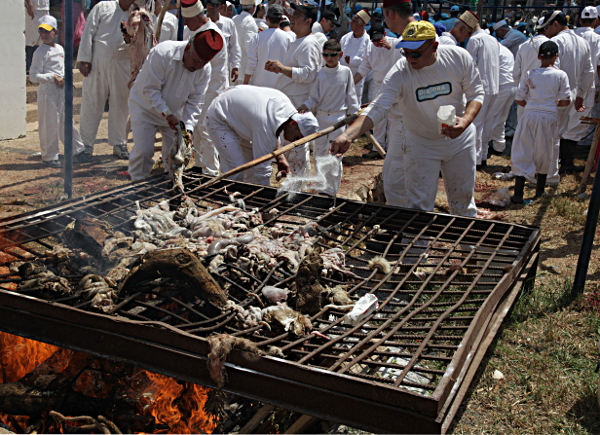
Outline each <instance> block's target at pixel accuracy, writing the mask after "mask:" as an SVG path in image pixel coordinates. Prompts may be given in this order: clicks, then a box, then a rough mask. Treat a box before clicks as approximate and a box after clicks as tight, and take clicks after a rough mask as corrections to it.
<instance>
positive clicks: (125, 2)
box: [119, 0, 130, 11]
mask: <svg viewBox="0 0 600 435" xmlns="http://www.w3.org/2000/svg"><path fill="white" fill-rule="evenodd" d="M128 3H129V2H127V1H123V0H119V7H120V8H121V10H122V11H128V10H129V6H130V5H128ZM124 6H125V7H124Z"/></svg>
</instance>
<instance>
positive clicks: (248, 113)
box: [207, 85, 318, 186]
mask: <svg viewBox="0 0 600 435" xmlns="http://www.w3.org/2000/svg"><path fill="white" fill-rule="evenodd" d="M207 127H208V130H209V131H210V134H211V136H212V138H213V141H214V143H215V145H216V146H217V149H218V150H219V154H220V156H221V168H222V170H223V172H228V171H230V170H231V169H233V168H236V167H238V166H240V165H243V164H244V163H247V162H249V161H251V160H253V159H257V158H259V157H262V156H264V155H267V154H269V153H271V152H273V151H275V150H276V149H277V148H279V139H278V138H279V136H280V135H283V137H284V138H285V139H286V140H288V141H290V142H293V141H296V140H299V139H301V138H303V137H304V136H308V135H310V134H313V133H316V132H317V130H318V123H317V120H316V119H315V117H314V115H313V114H312V113H306V114H299V113H298V111H297V110H296V108H295V107H294V105H292V103H291V101H290V100H289V98H288V97H286V96H285V94H283V93H282V92H280V91H278V90H276V89H270V88H261V87H257V86H250V85H243V86H235V87H232V88H229V89H227V90H226V91H225V92H223V93H222V94H220V95H219V96H218V97H217V98H215V99H214V101H213V102H212V103H211V105H210V107H209V108H208V122H207ZM276 161H277V166H278V169H279V171H281V172H282V173H284V174H287V173H289V170H290V167H289V165H288V163H287V161H286V158H285V157H284V156H283V155H280V156H278V157H276ZM272 172H273V170H272V166H271V161H267V162H264V163H261V164H259V165H257V166H254V167H253V168H250V169H248V170H246V171H243V172H240V173H239V174H235V175H232V176H231V177H230V179H232V180H242V181H246V182H248V183H256V184H261V185H263V186H268V185H269V184H270V179H271V174H272ZM292 173H293V172H292Z"/></svg>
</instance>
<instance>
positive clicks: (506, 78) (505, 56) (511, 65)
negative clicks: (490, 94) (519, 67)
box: [498, 45, 515, 86]
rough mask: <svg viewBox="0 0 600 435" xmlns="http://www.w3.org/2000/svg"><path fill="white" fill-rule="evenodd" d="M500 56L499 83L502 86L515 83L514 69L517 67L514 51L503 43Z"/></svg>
mask: <svg viewBox="0 0 600 435" xmlns="http://www.w3.org/2000/svg"><path fill="white" fill-rule="evenodd" d="M498 58H499V61H500V77H499V82H498V83H499V84H500V86H502V85H507V84H509V83H514V80H513V71H514V69H515V58H514V56H513V54H512V52H511V51H510V50H509V49H508V48H506V47H505V46H504V45H501V46H500V53H499V56H498Z"/></svg>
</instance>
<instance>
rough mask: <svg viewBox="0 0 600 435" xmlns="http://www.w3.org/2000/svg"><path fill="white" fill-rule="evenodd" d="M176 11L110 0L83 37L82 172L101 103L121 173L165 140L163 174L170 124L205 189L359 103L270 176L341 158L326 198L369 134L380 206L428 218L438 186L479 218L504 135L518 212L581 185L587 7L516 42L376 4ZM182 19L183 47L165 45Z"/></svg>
mask: <svg viewBox="0 0 600 435" xmlns="http://www.w3.org/2000/svg"><path fill="white" fill-rule="evenodd" d="M44 1H45V2H46V4H47V2H48V0H26V8H27V12H28V17H27V20H28V21H27V26H28V27H27V30H28V31H30V28H32V27H33V28H35V31H36V33H37V35H38V37H39V38H38V39H37V40H34V37H33V36H34V35H33V34H31V35H28V39H27V41H28V42H27V49H26V51H27V55H28V56H30V57H31V67H30V71H29V74H30V75H29V77H30V80H31V81H33V82H39V83H41V84H42V85H41V86H40V87H39V90H38V104H39V107H40V141H41V146H42V150H43V151H42V160H43V162H44V164H46V165H47V166H51V167H60V161H59V160H58V139H59V136H60V134H61V128H59V126H60V125H61V123H62V112H63V109H62V105H63V104H64V103H63V102H62V100H61V98H62V97H61V95H62V93H61V89H62V87H63V86H64V82H63V80H62V77H63V76H64V59H63V58H62V57H61V56H62V53H63V50H62V47H60V45H58V44H57V43H56V42H55V39H56V36H57V24H56V20H55V19H54V18H53V17H50V16H49V15H48V11H47V9H46V10H44V9H43V7H44ZM32 2H33V3H32ZM35 2H37V3H35ZM34 3H35V4H34ZM174 3H175V2H170V3H168V4H164V5H163V3H162V0H109V1H100V2H98V3H97V4H96V5H95V6H93V8H92V9H91V11H90V13H89V15H88V16H87V21H86V22H85V26H83V30H82V31H81V35H79V36H78V38H79V47H78V56H77V62H78V67H79V70H80V71H81V73H82V75H83V77H84V79H83V96H82V103H81V122H80V129H81V135H79V133H78V132H77V131H76V130H74V142H75V146H74V161H75V162H79V163H86V162H90V161H91V160H92V155H93V150H94V143H95V141H96V134H97V130H98V125H99V122H100V120H101V117H102V113H103V112H104V110H105V105H106V103H107V101H108V131H109V135H108V142H109V144H110V145H112V146H113V150H114V152H113V153H114V155H115V156H116V157H117V158H120V159H128V161H129V169H128V171H129V174H130V176H131V178H132V179H133V180H139V179H142V178H144V177H146V176H148V174H149V173H150V172H151V170H152V167H153V165H154V163H155V162H154V160H153V156H154V140H155V135H156V132H157V131H158V130H160V131H161V134H162V138H163V160H164V161H165V162H166V161H167V159H168V150H169V148H170V146H171V144H172V141H173V140H174V137H175V133H176V130H177V129H178V128H179V125H180V123H179V122H180V121H182V122H183V124H184V125H185V128H186V129H187V130H188V131H189V133H190V136H191V137H192V138H193V142H194V151H195V159H194V160H195V165H196V166H198V167H201V168H202V171H203V172H204V173H206V174H208V175H212V176H215V175H218V174H219V173H220V172H227V171H228V170H230V169H233V168H235V167H237V166H239V165H241V164H243V163H247V162H249V161H251V160H253V159H256V158H257V157H260V156H263V155H265V154H268V153H270V152H272V151H274V150H275V149H277V148H279V147H282V146H283V145H285V144H287V143H290V142H293V141H296V140H298V139H300V138H302V137H305V136H308V135H310V134H312V133H315V132H317V131H319V130H323V129H325V128H326V127H329V126H330V125H333V124H335V123H337V122H338V121H340V120H342V119H344V118H345V117H346V116H348V115H350V114H353V113H356V112H357V111H358V110H359V108H360V106H361V104H363V103H369V104H368V107H366V108H365V109H364V110H363V111H362V112H361V114H360V116H359V117H358V119H357V120H356V121H355V122H354V123H353V124H351V125H350V126H349V127H348V128H347V129H346V130H344V129H342V130H338V131H336V132H334V133H330V134H328V135H323V136H322V137H319V138H318V139H317V140H315V141H314V144H308V143H307V144H304V145H301V146H298V147H296V148H294V149H293V150H292V151H290V152H288V153H287V154H285V155H281V156H278V157H277V159H276V163H277V167H278V170H279V171H280V173H281V174H282V175H286V174H290V173H291V174H293V175H303V174H307V173H308V171H309V170H310V152H311V146H312V152H313V158H314V161H315V162H317V168H319V165H318V162H319V161H321V160H322V159H326V158H330V157H329V156H330V155H333V156H335V157H336V158H337V162H336V164H335V165H333V166H331V165H329V166H327V167H328V168H333V169H332V170H333V172H334V174H333V175H332V174H329V175H332V176H331V177H330V179H331V180H332V182H331V183H330V184H328V185H327V186H326V187H325V188H323V190H322V191H321V192H320V193H324V194H327V195H335V194H336V193H337V190H338V188H339V185H340V182H341V178H342V176H343V175H342V156H343V154H344V152H346V151H347V150H348V148H349V146H350V144H351V143H352V142H353V141H355V140H356V139H357V138H358V137H360V135H362V134H363V133H365V132H368V131H371V130H372V131H373V134H374V138H375V140H376V141H377V142H378V143H379V144H380V145H381V146H382V148H383V149H384V150H386V155H385V161H384V166H383V182H384V191H385V194H386V198H387V202H388V204H390V205H396V206H402V207H409V208H414V209H420V210H432V209H433V207H434V202H435V197H436V194H437V186H438V177H439V174H441V176H442V177H443V179H444V186H445V189H446V193H447V196H448V202H449V207H450V211H451V213H454V214H459V215H463V216H471V217H474V216H476V215H477V209H476V207H475V201H474V185H475V175H476V171H477V170H478V169H481V168H483V167H485V165H486V160H487V157H488V153H490V152H491V153H496V154H500V153H506V152H507V147H506V135H507V134H514V137H513V141H512V155H511V159H512V172H513V174H514V176H515V177H516V178H515V179H516V182H515V192H514V195H513V196H512V197H511V200H512V201H513V202H515V203H522V202H523V201H524V198H523V189H524V184H525V181H533V182H537V190H536V197H539V196H541V195H542V194H543V193H544V186H545V185H546V184H556V183H558V182H559V180H560V175H559V174H560V173H561V172H571V171H577V170H579V169H580V168H578V167H576V166H575V165H574V163H573V158H574V153H575V150H576V146H577V143H578V141H580V140H581V139H582V138H583V137H584V136H586V134H587V128H586V127H588V126H587V125H585V124H582V123H581V122H580V121H581V117H582V116H589V114H590V112H591V111H592V109H593V107H594V102H595V86H596V82H597V81H598V72H599V71H600V69H599V65H600V35H599V34H598V33H599V32H600V27H598V31H599V32H596V31H594V29H595V28H596V26H597V24H598V21H599V20H598V10H597V9H596V7H593V6H589V7H586V8H584V9H582V10H581V13H580V15H579V17H578V22H579V25H580V27H578V28H576V29H574V30H573V28H572V26H571V24H572V23H573V22H574V21H575V20H574V19H572V18H571V17H568V16H567V15H565V13H564V12H561V11H550V12H548V13H546V14H544V15H543V16H541V17H540V18H539V19H537V18H535V19H534V20H532V21H530V22H527V23H525V24H526V26H522V25H521V24H522V23H520V22H519V21H518V20H517V19H515V18H513V20H511V19H508V18H507V19H502V20H500V21H498V22H496V23H493V24H491V25H489V26H488V25H485V24H482V20H480V17H478V16H477V15H476V14H475V13H473V12H472V11H470V10H462V11H461V9H460V8H459V7H458V6H452V7H451V8H450V11H449V12H450V13H449V15H445V14H433V13H432V14H431V15H432V16H434V18H437V19H434V18H430V13H428V12H427V11H421V12H417V13H415V12H414V10H413V9H414V5H413V3H412V2H411V1H410V0H384V1H383V5H382V7H381V8H376V9H374V10H373V11H368V10H367V9H364V8H362V7H360V6H357V7H356V9H355V10H350V8H346V10H345V11H342V13H343V14H344V15H345V17H344V16H342V17H340V16H339V15H340V11H339V10H338V9H337V8H336V7H335V5H334V4H333V2H332V1H331V0H326V1H325V9H324V11H319V8H318V4H317V3H316V2H315V1H314V0H304V2H303V3H300V2H298V3H295V2H291V3H288V1H286V0H269V1H268V2H265V3H263V2H261V0H240V4H239V5H238V6H237V8H236V6H235V5H234V4H233V3H231V2H230V1H225V0H204V2H202V1H201V0H181V8H180V11H181V12H180V13H181V17H180V18H179V17H177V13H178V9H177V8H176V6H175V5H174ZM40 5H41V6H40ZM38 7H39V9H38ZM135 8H146V9H147V10H148V12H149V13H150V14H151V16H153V17H154V18H153V19H152V20H149V21H150V22H149V23H146V27H147V28H148V29H153V30H152V31H151V32H156V31H158V30H160V38H159V41H158V42H159V43H158V44H157V45H155V46H154V47H153V48H151V49H150V51H149V54H148V55H147V57H145V60H143V66H142V67H141V70H140V71H131V65H132V62H131V58H132V56H134V55H135V53H133V52H132V49H133V42H132V38H131V36H129V37H127V36H125V37H124V35H123V33H122V29H121V27H122V23H126V22H127V21H128V17H129V16H130V14H131V11H132V10H133V9H135ZM599 8H600V7H599ZM163 9H168V11H163ZM161 12H162V13H161ZM165 12H166V13H165ZM430 12H433V11H430ZM78 17H79V16H78V15H77V17H76V18H77V19H78ZM159 17H160V18H159ZM52 20H54V21H52ZM179 20H182V21H183V23H184V24H185V30H184V32H183V34H184V37H183V41H182V42H178V41H176V38H177V28H178V23H179ZM348 22H349V25H348V28H346V26H347V23H348ZM32 23H33V24H32ZM159 26H160V29H159ZM525 29H534V34H532V35H526V34H525V33H528V32H527V31H525V33H524V30H525ZM155 42H156V41H155ZM40 43H41V44H42V49H38V50H36V51H34V50H33V49H32V47H34V46H35V45H36V44H40ZM61 59H62V64H61ZM132 74H135V75H134V76H133V77H135V81H133V85H132V86H131V89H129V87H128V82H129V81H130V78H131V77H132ZM448 106H451V108H452V113H455V121H454V122H453V123H451V124H443V125H441V126H440V124H439V120H438V111H439V110H440V108H441V107H442V108H447V107H448ZM509 119H510V120H511V122H509V123H508V124H512V125H507V120H509ZM128 123H129V124H128ZM129 125H130V127H129ZM515 125H516V130H515V131H514V132H513V133H510V132H509V131H508V130H511V128H513V129H514V127H515ZM129 129H130V130H131V132H132V135H133V142H134V145H133V148H132V150H131V153H129V150H128V148H127V137H128V133H129ZM42 130H44V131H42ZM61 139H62V137H61ZM369 156H372V154H369ZM559 162H560V167H559ZM271 168H272V166H271V164H270V163H269V162H267V163H265V164H262V165H257V166H255V167H253V168H252V169H251V170H247V171H244V172H242V173H240V174H236V175H234V176H232V178H233V179H238V180H244V181H248V182H253V183H258V184H263V185H268V184H269V182H270V178H271V175H272V169H271ZM326 175H327V174H326ZM536 175H537V177H536Z"/></svg>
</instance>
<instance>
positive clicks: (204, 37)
mask: <svg viewBox="0 0 600 435" xmlns="http://www.w3.org/2000/svg"><path fill="white" fill-rule="evenodd" d="M222 48H223V37H222V36H221V35H220V34H219V33H218V32H216V31H215V30H214V29H209V30H205V31H204V32H200V33H198V34H196V36H194V50H195V51H196V53H197V54H198V56H200V59H202V60H205V61H207V62H209V61H210V60H211V59H212V58H213V57H215V56H216V55H217V53H218V52H219V51H220V50H221V49H222Z"/></svg>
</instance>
